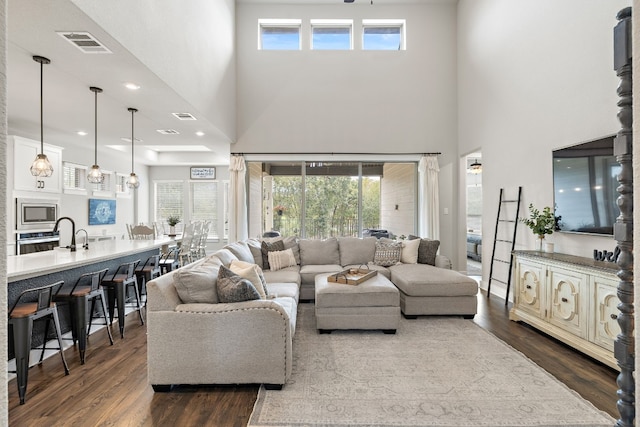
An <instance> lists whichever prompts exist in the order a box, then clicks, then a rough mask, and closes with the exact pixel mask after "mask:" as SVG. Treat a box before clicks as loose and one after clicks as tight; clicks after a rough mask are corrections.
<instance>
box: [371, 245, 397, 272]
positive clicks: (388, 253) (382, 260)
mask: <svg viewBox="0 0 640 427" xmlns="http://www.w3.org/2000/svg"><path fill="white" fill-rule="evenodd" d="M401 253H402V244H401V243H396V242H381V241H377V242H376V253H375V254H374V256H373V263H374V264H375V265H380V266H382V267H391V266H392V265H396V264H397V263H399V262H400V255H401Z"/></svg>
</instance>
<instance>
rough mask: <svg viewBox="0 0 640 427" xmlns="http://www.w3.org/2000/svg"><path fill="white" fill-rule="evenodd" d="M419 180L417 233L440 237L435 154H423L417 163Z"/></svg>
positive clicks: (438, 167)
mask: <svg viewBox="0 0 640 427" xmlns="http://www.w3.org/2000/svg"><path fill="white" fill-rule="evenodd" d="M418 173H419V176H420V182H419V187H418V188H419V194H418V203H419V206H418V207H419V209H418V212H419V215H420V217H419V221H418V227H419V233H420V236H423V237H428V238H429V239H434V240H439V239H440V193H439V191H438V174H439V173H440V166H438V157H437V155H435V154H433V155H428V156H423V157H422V158H421V159H420V163H419V164H418Z"/></svg>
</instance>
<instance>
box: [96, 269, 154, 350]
mask: <svg viewBox="0 0 640 427" xmlns="http://www.w3.org/2000/svg"><path fill="white" fill-rule="evenodd" d="M138 264H140V260H136V261H131V262H125V263H124V264H120V265H119V266H118V268H117V269H116V271H115V273H113V275H112V276H109V275H108V276H107V277H105V279H104V280H103V281H102V286H103V287H105V288H107V298H108V299H109V318H110V319H111V324H113V313H114V310H115V307H114V306H115V305H117V306H118V326H119V327H120V338H124V308H125V307H124V304H125V301H126V300H127V288H129V287H131V288H133V291H134V294H135V297H136V305H137V310H138V315H139V316H140V323H141V324H143V325H144V319H143V318H142V310H140V308H141V305H140V294H139V293H138V280H137V279H136V267H137V266H138Z"/></svg>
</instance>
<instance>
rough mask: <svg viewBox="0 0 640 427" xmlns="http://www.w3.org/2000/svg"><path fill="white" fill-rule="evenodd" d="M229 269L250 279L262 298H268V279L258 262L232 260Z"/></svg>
mask: <svg viewBox="0 0 640 427" xmlns="http://www.w3.org/2000/svg"><path fill="white" fill-rule="evenodd" d="M229 269H230V270H231V271H233V272H234V273H236V274H237V275H238V276H240V277H242V278H243V279H247V280H248V281H250V282H251V284H252V285H253V286H254V287H255V288H256V290H257V291H258V293H259V294H260V299H267V297H268V296H269V291H268V290H267V281H266V280H265V278H264V274H263V273H262V269H261V268H260V267H258V266H257V265H256V264H253V263H248V262H245V261H232V262H231V264H230V265H229Z"/></svg>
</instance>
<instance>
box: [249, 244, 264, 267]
mask: <svg viewBox="0 0 640 427" xmlns="http://www.w3.org/2000/svg"><path fill="white" fill-rule="evenodd" d="M247 246H249V250H250V251H251V255H253V262H254V263H256V264H257V265H258V267H260V268H262V242H260V240H258V239H249V240H247Z"/></svg>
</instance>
